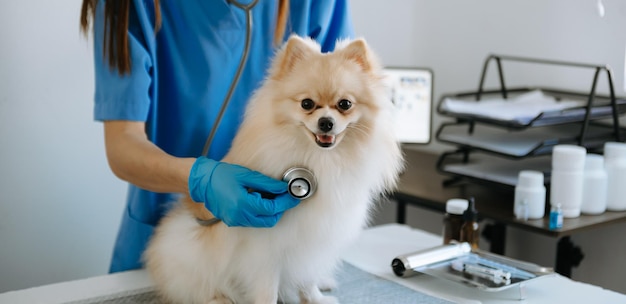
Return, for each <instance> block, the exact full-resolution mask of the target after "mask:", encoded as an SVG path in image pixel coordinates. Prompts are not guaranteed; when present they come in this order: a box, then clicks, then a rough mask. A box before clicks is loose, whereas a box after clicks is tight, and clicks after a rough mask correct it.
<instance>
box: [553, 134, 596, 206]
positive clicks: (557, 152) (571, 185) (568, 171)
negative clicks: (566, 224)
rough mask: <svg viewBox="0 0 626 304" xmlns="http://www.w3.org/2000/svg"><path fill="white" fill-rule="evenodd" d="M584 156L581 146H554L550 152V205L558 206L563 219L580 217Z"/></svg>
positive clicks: (585, 153) (584, 152) (585, 152)
mask: <svg viewBox="0 0 626 304" xmlns="http://www.w3.org/2000/svg"><path fill="white" fill-rule="evenodd" d="M586 155H587V149H585V148H584V147H581V146H574V145H556V146H555V147H554V149H553V150H552V175H551V177H550V205H551V206H552V207H556V206H557V205H559V204H560V206H561V210H562V212H563V217H564V218H574V217H578V216H580V206H581V204H582V199H583V172H584V169H585V156H586Z"/></svg>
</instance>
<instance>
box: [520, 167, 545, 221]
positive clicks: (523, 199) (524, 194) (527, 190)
mask: <svg viewBox="0 0 626 304" xmlns="http://www.w3.org/2000/svg"><path fill="white" fill-rule="evenodd" d="M513 206H514V213H515V217H516V218H517V219H523V220H527V219H540V218H543V216H544V215H545V213H546V187H545V186H544V185H543V173H541V172H539V171H534V170H522V171H520V172H519V174H518V178H517V185H516V186H515V200H514V204H513Z"/></svg>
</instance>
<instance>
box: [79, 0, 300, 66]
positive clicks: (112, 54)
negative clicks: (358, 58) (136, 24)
mask: <svg viewBox="0 0 626 304" xmlns="http://www.w3.org/2000/svg"><path fill="white" fill-rule="evenodd" d="M131 1H132V0H107V1H106V2H105V4H104V38H103V39H104V46H103V48H104V49H103V54H104V56H105V57H106V58H107V59H108V61H109V66H110V67H111V68H112V69H117V71H118V72H119V73H120V75H123V74H127V73H130V65H131V62H130V54H129V50H128V14H129V11H130V2H131ZM153 1H154V12H155V13H154V14H155V16H154V21H155V22H154V31H155V32H156V31H158V30H159V28H160V27H161V6H160V3H159V0H153ZM97 4H98V0H83V4H82V8H81V12H80V29H81V30H82V32H83V33H84V34H87V31H88V30H89V26H90V23H91V20H92V19H93V17H94V15H95V12H96V6H97ZM288 12H289V0H279V2H278V15H277V17H276V28H275V29H274V45H279V44H281V43H282V41H283V36H284V34H285V28H286V26H287V14H288Z"/></svg>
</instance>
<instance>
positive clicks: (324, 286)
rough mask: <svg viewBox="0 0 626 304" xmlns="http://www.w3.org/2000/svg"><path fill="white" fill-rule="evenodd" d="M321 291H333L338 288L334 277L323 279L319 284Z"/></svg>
mask: <svg viewBox="0 0 626 304" xmlns="http://www.w3.org/2000/svg"><path fill="white" fill-rule="evenodd" d="M317 286H318V287H319V289H320V290H321V291H331V290H333V289H336V288H337V281H336V280H335V278H333V277H327V278H323V279H321V280H320V281H319V283H318V284H317Z"/></svg>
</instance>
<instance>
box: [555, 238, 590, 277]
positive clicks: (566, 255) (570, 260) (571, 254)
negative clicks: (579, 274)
mask: <svg viewBox="0 0 626 304" xmlns="http://www.w3.org/2000/svg"><path fill="white" fill-rule="evenodd" d="M584 257H585V255H584V254H583V251H582V250H581V249H580V247H579V246H576V245H574V243H573V242H572V240H571V239H570V237H569V236H565V237H562V238H561V239H560V240H559V242H558V244H557V245H556V263H555V264H556V268H555V271H556V272H557V273H559V274H561V275H563V276H566V277H568V278H570V277H571V276H572V267H576V266H578V265H580V262H581V261H582V260H583V258H584Z"/></svg>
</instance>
